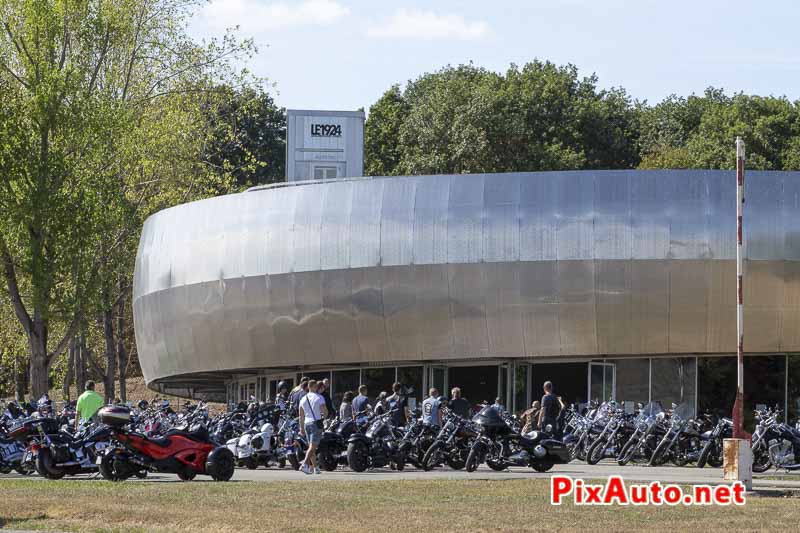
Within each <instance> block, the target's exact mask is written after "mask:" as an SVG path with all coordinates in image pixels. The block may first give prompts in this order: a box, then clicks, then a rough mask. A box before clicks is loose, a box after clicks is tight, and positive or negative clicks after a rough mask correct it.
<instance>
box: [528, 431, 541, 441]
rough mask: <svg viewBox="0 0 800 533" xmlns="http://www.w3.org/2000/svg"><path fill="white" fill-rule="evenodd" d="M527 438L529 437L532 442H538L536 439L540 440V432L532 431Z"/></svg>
mask: <svg viewBox="0 0 800 533" xmlns="http://www.w3.org/2000/svg"><path fill="white" fill-rule="evenodd" d="M525 436H526V437H528V438H529V439H531V440H536V439H538V438H539V432H538V431H531V432H529V433H528V434H527V435H525Z"/></svg>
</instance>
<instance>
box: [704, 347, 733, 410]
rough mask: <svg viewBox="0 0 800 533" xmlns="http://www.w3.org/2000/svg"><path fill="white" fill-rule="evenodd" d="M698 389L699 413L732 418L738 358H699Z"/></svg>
mask: <svg viewBox="0 0 800 533" xmlns="http://www.w3.org/2000/svg"><path fill="white" fill-rule="evenodd" d="M697 388H698V391H697V409H698V411H700V412H701V413H706V412H708V413H711V414H714V415H717V416H731V413H732V411H733V402H734V400H735V399H736V358H735V357H700V358H698V359H697Z"/></svg>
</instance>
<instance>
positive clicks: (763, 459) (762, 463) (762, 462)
mask: <svg viewBox="0 0 800 533" xmlns="http://www.w3.org/2000/svg"><path fill="white" fill-rule="evenodd" d="M771 466H772V461H771V460H770V458H769V453H767V452H762V451H761V450H758V451H755V452H753V472H755V473H756V474H761V473H762V472H766V471H767V470H769V467H771Z"/></svg>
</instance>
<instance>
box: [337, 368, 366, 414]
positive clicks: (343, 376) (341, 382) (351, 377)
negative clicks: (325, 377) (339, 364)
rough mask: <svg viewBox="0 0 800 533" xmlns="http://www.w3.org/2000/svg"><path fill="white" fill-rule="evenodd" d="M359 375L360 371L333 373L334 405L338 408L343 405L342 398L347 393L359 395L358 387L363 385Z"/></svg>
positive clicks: (338, 371)
mask: <svg viewBox="0 0 800 533" xmlns="http://www.w3.org/2000/svg"><path fill="white" fill-rule="evenodd" d="M359 375H360V372H359V371H358V369H356V370H334V371H333V378H332V379H331V386H332V388H333V395H332V396H331V398H332V399H333V405H336V406H338V405H339V404H340V403H342V396H344V393H345V392H347V391H350V392H352V393H353V396H357V395H358V386H359V385H361V381H360V380H359V379H360V378H359Z"/></svg>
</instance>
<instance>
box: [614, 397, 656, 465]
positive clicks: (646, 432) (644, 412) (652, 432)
mask: <svg viewBox="0 0 800 533" xmlns="http://www.w3.org/2000/svg"><path fill="white" fill-rule="evenodd" d="M665 418H666V414H665V413H664V409H663V407H661V402H650V403H648V404H647V405H645V406H644V407H643V408H641V409H640V410H639V414H638V415H637V416H636V419H635V420H634V422H633V427H634V431H633V433H632V434H631V436H630V437H629V438H628V442H626V443H625V445H624V446H622V449H621V450H620V452H619V454H618V455H617V464H619V465H620V466H624V465H626V464H628V463H629V462H630V461H632V460H634V459H637V458H640V457H644V458H645V459H646V460H648V461H649V460H650V457H652V455H653V452H654V451H655V449H656V446H658V443H659V441H660V440H661V437H660V435H659V432H660V429H659V428H660V425H661V423H662V421H663V420H665Z"/></svg>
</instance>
